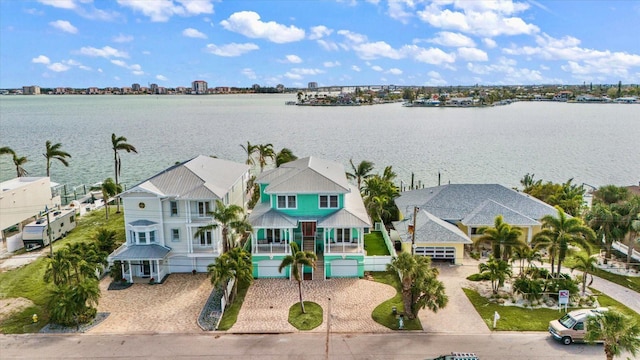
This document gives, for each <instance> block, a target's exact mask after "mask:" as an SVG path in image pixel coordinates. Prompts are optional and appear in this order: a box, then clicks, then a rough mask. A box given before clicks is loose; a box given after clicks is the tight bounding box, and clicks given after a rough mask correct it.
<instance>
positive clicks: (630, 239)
mask: <svg viewBox="0 0 640 360" xmlns="http://www.w3.org/2000/svg"><path fill="white" fill-rule="evenodd" d="M620 212H621V217H620V227H621V232H622V233H624V234H625V235H624V237H625V238H626V239H627V269H629V267H630V265H631V259H632V256H633V250H634V248H635V244H636V240H637V239H638V234H640V196H638V195H635V196H633V197H632V198H631V199H630V200H629V201H627V202H626V203H624V204H623V205H622V206H621V209H620Z"/></svg>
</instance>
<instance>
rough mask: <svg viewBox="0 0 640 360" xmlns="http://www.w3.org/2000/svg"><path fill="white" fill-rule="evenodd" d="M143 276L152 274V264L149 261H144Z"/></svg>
mask: <svg viewBox="0 0 640 360" xmlns="http://www.w3.org/2000/svg"><path fill="white" fill-rule="evenodd" d="M142 276H143V277H149V276H151V264H150V263H149V262H148V261H143V262H142Z"/></svg>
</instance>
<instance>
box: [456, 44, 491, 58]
mask: <svg viewBox="0 0 640 360" xmlns="http://www.w3.org/2000/svg"><path fill="white" fill-rule="evenodd" d="M458 56H459V57H460V58H461V59H462V60H466V61H488V60H489V56H488V55H487V53H486V52H484V51H482V50H480V49H476V48H472V47H461V48H458Z"/></svg>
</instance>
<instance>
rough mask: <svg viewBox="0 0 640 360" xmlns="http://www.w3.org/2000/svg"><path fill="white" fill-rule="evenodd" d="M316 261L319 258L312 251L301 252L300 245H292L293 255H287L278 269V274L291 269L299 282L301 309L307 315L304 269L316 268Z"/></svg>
mask: <svg viewBox="0 0 640 360" xmlns="http://www.w3.org/2000/svg"><path fill="white" fill-rule="evenodd" d="M316 260H318V257H317V256H316V254H314V253H313V252H311V251H300V249H299V248H298V244H297V243H295V242H292V243H291V255H287V256H285V257H284V259H282V263H280V266H279V267H278V272H282V270H283V269H285V268H286V267H289V271H290V275H291V276H293V278H294V279H296V281H297V282H298V294H299V296H300V308H301V310H302V313H303V314H306V312H305V310H304V302H303V301H302V268H304V267H305V266H310V267H311V268H314V269H315V267H316Z"/></svg>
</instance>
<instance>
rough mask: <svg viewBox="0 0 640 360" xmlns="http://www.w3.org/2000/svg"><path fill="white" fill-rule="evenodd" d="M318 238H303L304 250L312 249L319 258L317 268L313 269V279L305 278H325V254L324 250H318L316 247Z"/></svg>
mask: <svg viewBox="0 0 640 360" xmlns="http://www.w3.org/2000/svg"><path fill="white" fill-rule="evenodd" d="M315 244H316V240H315V239H314V238H305V239H303V240H302V250H303V251H311V252H312V253H314V254H316V256H317V257H318V260H316V268H315V269H314V270H313V279H307V278H306V277H305V280H324V254H323V253H322V252H320V253H319V252H316V248H315Z"/></svg>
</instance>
